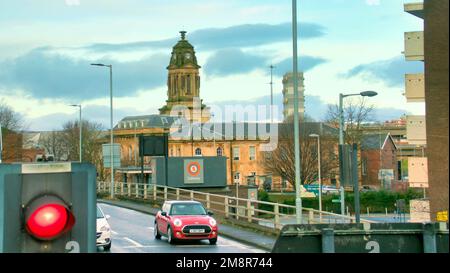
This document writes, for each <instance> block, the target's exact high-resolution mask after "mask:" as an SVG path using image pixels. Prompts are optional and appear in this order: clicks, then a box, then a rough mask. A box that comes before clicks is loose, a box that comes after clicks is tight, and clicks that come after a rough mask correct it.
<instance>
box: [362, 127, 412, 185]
mask: <svg viewBox="0 0 450 273" xmlns="http://www.w3.org/2000/svg"><path fill="white" fill-rule="evenodd" d="M398 166H399V165H398V161H397V146H396V145H395V143H394V139H393V138H392V136H391V135H390V134H389V133H388V134H370V135H364V136H363V138H362V141H361V184H362V185H368V186H372V187H375V188H378V189H382V188H384V189H387V190H394V191H403V190H406V189H407V183H405V182H400V181H399V180H398Z"/></svg>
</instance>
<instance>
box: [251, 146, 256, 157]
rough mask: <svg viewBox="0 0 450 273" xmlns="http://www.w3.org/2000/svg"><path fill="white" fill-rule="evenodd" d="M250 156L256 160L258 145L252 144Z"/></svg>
mask: <svg viewBox="0 0 450 273" xmlns="http://www.w3.org/2000/svg"><path fill="white" fill-rule="evenodd" d="M249 155H250V156H249V157H250V160H255V159H256V147H255V146H250V151H249Z"/></svg>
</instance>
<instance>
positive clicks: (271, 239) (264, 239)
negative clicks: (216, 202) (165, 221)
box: [97, 199, 277, 252]
mask: <svg viewBox="0 0 450 273" xmlns="http://www.w3.org/2000/svg"><path fill="white" fill-rule="evenodd" d="M97 202H98V203H100V204H108V205H111V206H115V207H121V208H125V209H127V210H133V211H137V212H140V213H143V214H147V215H152V216H154V215H156V213H157V212H158V211H159V208H155V207H152V205H151V204H144V203H138V202H132V201H124V200H105V199H99V200H97ZM101 206H104V205H101ZM111 206H110V207H111ZM102 209H103V207H102ZM105 210H107V209H105ZM105 214H109V213H108V212H107V211H105ZM111 219H113V216H112V215H111ZM148 221H149V220H148ZM148 221H147V222H146V224H145V225H144V226H149V225H150V226H151V224H150V223H153V222H148ZM218 222H219V235H220V237H225V238H223V240H225V241H226V240H227V239H228V240H229V239H231V240H233V241H236V242H239V243H242V244H244V245H247V246H252V247H254V248H256V249H259V250H264V251H266V252H270V251H271V250H272V247H273V245H274V244H275V241H276V239H277V238H276V237H275V236H269V235H264V234H260V233H258V232H255V231H253V230H250V229H246V228H241V227H237V226H234V225H233V226H232V225H228V224H224V223H220V221H218ZM128 223H131V221H128ZM111 228H113V227H111ZM220 237H219V240H220ZM228 242H232V241H228ZM113 245H114V243H113ZM138 245H142V244H140V243H139V244H138ZM218 245H219V246H220V245H221V244H220V241H218ZM235 245H236V244H235ZM112 249H113V248H112ZM247 250H249V251H247V252H252V251H253V250H255V249H251V248H247ZM226 252H228V251H226ZM231 252H233V251H231Z"/></svg>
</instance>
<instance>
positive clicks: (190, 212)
mask: <svg viewBox="0 0 450 273" xmlns="http://www.w3.org/2000/svg"><path fill="white" fill-rule="evenodd" d="M212 215H213V214H212V212H207V211H206V209H205V208H204V207H203V205H202V204H201V203H200V202H196V201H166V202H164V205H163V206H162V209H161V211H159V212H158V213H157V214H156V217H155V228H154V234H155V238H156V239H160V238H161V236H165V237H167V240H168V242H169V243H170V244H174V243H175V242H176V241H177V240H209V243H210V244H212V245H214V244H216V243H217V236H218V234H217V231H218V228H217V222H216V220H215V219H214V218H213V217H212Z"/></svg>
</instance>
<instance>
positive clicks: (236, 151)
mask: <svg viewBox="0 0 450 273" xmlns="http://www.w3.org/2000/svg"><path fill="white" fill-rule="evenodd" d="M233 160H239V147H233Z"/></svg>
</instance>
